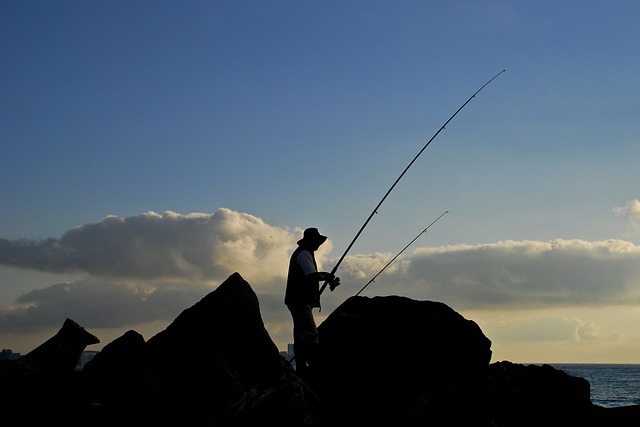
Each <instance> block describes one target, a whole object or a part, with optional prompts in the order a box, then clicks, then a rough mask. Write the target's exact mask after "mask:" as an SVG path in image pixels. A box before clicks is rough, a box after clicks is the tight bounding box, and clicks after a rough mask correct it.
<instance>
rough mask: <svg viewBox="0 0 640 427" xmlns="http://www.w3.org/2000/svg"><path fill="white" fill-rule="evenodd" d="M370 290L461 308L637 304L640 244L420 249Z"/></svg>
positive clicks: (519, 244) (562, 242)
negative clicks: (440, 302)
mask: <svg viewBox="0 0 640 427" xmlns="http://www.w3.org/2000/svg"><path fill="white" fill-rule="evenodd" d="M359 264H360V266H359V269H362V261H360V262H359ZM376 264H377V263H376ZM373 270H374V269H371V271H372V273H371V274H374V273H373ZM344 274H345V272H343V276H344ZM367 293H368V294H376V293H377V294H380V293H382V294H392V293H398V294H402V295H407V296H411V297H414V298H418V299H434V300H439V301H444V302H447V303H449V304H451V305H454V306H455V307H458V308H464V309H491V308H495V307H509V306H511V307H520V308H523V307H528V308H531V307H548V306H558V307H560V306H568V305H616V304H629V303H638V302H640V246H637V245H635V244H633V243H630V242H627V241H622V240H605V241H597V242H588V241H584V240H555V241H551V242H538V241H518V242H516V241H502V242H498V243H494V244H484V245H476V246H470V245H456V246H444V247H437V248H418V249H416V250H415V251H414V253H413V256H412V257H411V258H410V259H406V258H405V260H404V261H402V263H401V264H400V265H399V266H398V268H397V269H396V271H395V272H389V273H387V272H386V271H385V274H383V275H381V276H380V277H379V278H378V279H376V284H375V286H374V285H371V286H370V287H369V288H368V289H367ZM367 293H365V294H367Z"/></svg>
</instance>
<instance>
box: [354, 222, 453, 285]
mask: <svg viewBox="0 0 640 427" xmlns="http://www.w3.org/2000/svg"><path fill="white" fill-rule="evenodd" d="M448 213H449V211H444V212H443V213H442V214H441V215H440V216H439V217H438V218H436V219H435V220H433V222H432V223H431V224H429V225H428V226H427V228H425V229H424V230H422V231H421V232H420V233H418V235H417V236H416V237H414V238H413V240H412V241H410V242H409V243H408V244H407V246H405V247H404V248H402V250H401V251H400V252H398V254H397V255H396V256H394V257H393V258H391V261H389V262H388V263H387V265H385V266H384V267H382V269H381V270H380V271H378V273H376V275H375V276H373V277H372V278H371V280H369V281H368V282H367V284H366V285H364V286H363V287H362V289H360V290H359V291H358V293H357V294H355V296H356V297H357V296H358V295H360V292H362V291H364V289H365V288H366V287H367V286H369V285H370V284H371V283H373V282H375V280H376V277H378V276H379V275H380V273H382V272H383V271H384V270H386V269H387V267H389V265H390V264H391V263H392V262H393V261H395V260H396V258H398V257H399V256H400V255H401V254H402V252H404V251H405V249H407V248H408V247H409V246H411V244H412V243H413V242H415V241H416V240H418V237H420V236H421V235H422V234H424V233H426V232H427V230H428V229H429V227H431V226H432V225H433V224H435V223H436V222H437V221H438V220H439V219H440V218H442V217H443V216H444V215H445V214H448Z"/></svg>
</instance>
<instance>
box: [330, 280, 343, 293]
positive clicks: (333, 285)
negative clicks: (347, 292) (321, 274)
mask: <svg viewBox="0 0 640 427" xmlns="http://www.w3.org/2000/svg"><path fill="white" fill-rule="evenodd" d="M338 286H340V278H339V277H336V278H335V279H333V281H331V282H329V290H330V291H331V292H333V290H334V289H335V288H337V287H338Z"/></svg>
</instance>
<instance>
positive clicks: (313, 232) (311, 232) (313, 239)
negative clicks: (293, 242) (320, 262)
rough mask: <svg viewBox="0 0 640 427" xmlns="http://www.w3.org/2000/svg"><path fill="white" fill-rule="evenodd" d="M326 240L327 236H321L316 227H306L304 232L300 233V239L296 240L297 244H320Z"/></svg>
mask: <svg viewBox="0 0 640 427" xmlns="http://www.w3.org/2000/svg"><path fill="white" fill-rule="evenodd" d="M325 240H327V236H323V235H322V234H320V232H319V231H318V229H317V228H307V229H306V230H304V234H303V235H302V239H300V240H298V245H301V244H303V243H310V244H313V243H315V244H317V245H318V246H320V245H321V244H323V243H324V241H325Z"/></svg>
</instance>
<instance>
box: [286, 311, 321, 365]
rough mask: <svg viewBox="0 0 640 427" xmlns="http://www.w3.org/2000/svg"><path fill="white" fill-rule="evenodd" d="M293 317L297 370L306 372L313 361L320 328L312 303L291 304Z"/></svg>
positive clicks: (294, 352) (294, 351)
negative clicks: (318, 327) (314, 315)
mask: <svg viewBox="0 0 640 427" xmlns="http://www.w3.org/2000/svg"><path fill="white" fill-rule="evenodd" d="M289 311H291V316H292V317H293V354H294V357H295V361H296V372H297V373H298V374H303V373H305V372H306V369H307V364H308V363H309V362H310V361H312V359H313V353H315V351H314V350H315V348H316V347H317V344H318V329H317V327H316V322H315V320H314V318H313V312H312V308H311V306H310V305H301V306H290V307H289Z"/></svg>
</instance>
